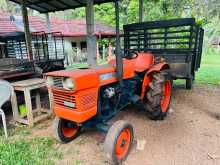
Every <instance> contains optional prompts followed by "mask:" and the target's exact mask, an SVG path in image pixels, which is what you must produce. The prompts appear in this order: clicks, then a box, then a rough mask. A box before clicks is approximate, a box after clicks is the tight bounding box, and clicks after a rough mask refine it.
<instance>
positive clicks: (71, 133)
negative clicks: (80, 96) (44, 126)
mask: <svg viewBox="0 0 220 165" xmlns="http://www.w3.org/2000/svg"><path fill="white" fill-rule="evenodd" d="M79 131H80V127H79V126H78V125H76V124H75V123H73V122H72V121H69V120H65V119H61V118H59V117H55V119H54V121H53V134H54V137H55V138H56V140H58V141H59V142H61V143H68V142H70V141H72V140H73V139H75V138H76V137H77V136H78V135H79Z"/></svg>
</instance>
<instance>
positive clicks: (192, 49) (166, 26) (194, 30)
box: [124, 18, 204, 89]
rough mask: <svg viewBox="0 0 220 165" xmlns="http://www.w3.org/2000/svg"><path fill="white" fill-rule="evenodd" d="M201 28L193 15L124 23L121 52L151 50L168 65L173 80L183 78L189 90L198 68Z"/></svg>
mask: <svg viewBox="0 0 220 165" xmlns="http://www.w3.org/2000/svg"><path fill="white" fill-rule="evenodd" d="M203 36H204V30H203V29H202V27H201V26H199V25H197V24H196V22H195V19H194V18H182V19H172V20H163V21H151V22H142V23H134V24H129V25H124V52H125V56H130V55H131V54H132V52H151V53H153V54H154V55H155V56H156V58H157V59H160V58H164V59H165V61H166V62H168V63H169V64H170V66H171V74H172V77H173V79H174V80H175V79H185V80H186V88H187V89H191V88H192V84H193V81H194V79H195V72H196V71H198V69H199V68H200V63H201V57H202V47H203Z"/></svg>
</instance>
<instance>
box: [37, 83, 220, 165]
mask: <svg viewBox="0 0 220 165" xmlns="http://www.w3.org/2000/svg"><path fill="white" fill-rule="evenodd" d="M118 119H125V120H128V121H130V122H131V123H132V125H133V126H134V130H135V144H134V145H133V147H132V150H131V152H130V154H129V156H128V158H127V160H126V161H125V162H124V163H123V164H124V165H219V164H220V87H207V86H195V87H194V89H193V90H191V91H188V90H185V89H183V88H182V87H180V86H179V87H175V88H174V90H173V100H172V104H171V109H170V112H169V114H168V116H167V118H166V119H165V120H164V121H151V120H149V119H148V118H147V117H146V116H145V114H144V113H142V112H139V111H138V110H137V109H135V108H130V109H129V110H128V111H123V112H122V113H121V114H120V115H119V116H118ZM47 126H49V127H47ZM44 128H45V129H39V128H35V129H36V130H35V131H33V132H34V136H42V135H45V136H46V135H47V136H48V132H49V134H50V135H51V130H52V129H51V121H48V122H47V124H46V126H45V127H44ZM103 141H104V135H102V134H101V133H98V132H96V131H87V132H84V133H82V135H81V136H79V137H78V138H77V139H76V140H74V141H73V142H71V143H69V144H58V143H57V144H56V146H55V148H56V149H57V150H58V151H60V152H62V153H63V158H62V159H61V160H59V161H57V162H56V163H57V164H63V165H74V164H76V165H105V164H109V163H108V161H107V160H106V157H105V154H104V152H103ZM137 143H138V145H137ZM139 144H141V145H139Z"/></svg>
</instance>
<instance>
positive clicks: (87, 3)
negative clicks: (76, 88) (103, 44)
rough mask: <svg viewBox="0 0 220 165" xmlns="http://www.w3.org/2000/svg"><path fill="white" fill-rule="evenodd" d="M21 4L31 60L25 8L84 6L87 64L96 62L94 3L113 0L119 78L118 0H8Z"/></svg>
mask: <svg viewBox="0 0 220 165" xmlns="http://www.w3.org/2000/svg"><path fill="white" fill-rule="evenodd" d="M10 1H12V2H15V3H18V4H20V5H21V6H22V14H23V20H24V28H25V36H26V43H27V47H28V52H29V58H30V60H32V58H33V57H32V50H31V38H30V30H29V23H28V15H27V8H26V7H29V8H31V9H34V10H37V11H39V12H40V13H49V12H55V11H62V10H67V9H75V8H79V7H86V26H87V45H88V52H89V53H88V57H87V61H88V64H89V65H95V64H96V51H97V50H96V38H95V36H94V7H93V5H95V4H102V3H107V2H115V15H116V61H117V62H116V63H117V77H118V78H119V80H121V77H122V72H123V71H122V70H123V69H122V68H123V66H122V57H121V54H120V36H119V31H120V30H119V0H10ZM139 2H140V12H139V15H140V21H142V15H143V14H142V8H143V1H142V0H140V1H139Z"/></svg>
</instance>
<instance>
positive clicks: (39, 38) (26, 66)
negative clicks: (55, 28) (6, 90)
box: [0, 32, 68, 79]
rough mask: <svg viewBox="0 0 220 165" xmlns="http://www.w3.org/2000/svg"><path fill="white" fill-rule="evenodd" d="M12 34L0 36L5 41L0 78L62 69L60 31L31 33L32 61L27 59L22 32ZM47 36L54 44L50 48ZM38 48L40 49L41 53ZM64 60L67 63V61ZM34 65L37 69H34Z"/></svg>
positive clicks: (62, 51)
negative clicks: (33, 55)
mask: <svg viewBox="0 0 220 165" xmlns="http://www.w3.org/2000/svg"><path fill="white" fill-rule="evenodd" d="M14 35H15V36H14ZM14 35H13V34H11V35H9V36H5V37H1V42H5V44H6V52H5V57H3V58H2V59H1V62H0V78H1V79H12V78H16V77H24V76H32V75H34V74H36V73H37V72H36V71H37V70H39V69H40V70H41V72H42V73H45V72H48V71H55V70H61V69H64V59H65V54H64V41H63V36H62V33H60V32H53V33H45V32H34V33H32V38H33V40H34V42H32V46H33V47H35V46H36V47H35V49H36V50H35V59H33V60H32V61H29V60H28V51H27V46H26V43H25V37H24V33H19V34H17V33H16V34H14ZM48 36H51V37H50V39H51V40H52V41H51V42H53V46H54V47H52V48H49V44H48V43H49V41H48V38H49V37H48ZM58 39H59V40H58ZM57 42H60V43H61V45H60V49H61V50H58V48H57ZM40 49H42V50H41V51H42V52H41V53H40ZM51 49H53V50H52V52H50V50H51ZM58 54H59V55H58ZM42 55H43V56H42ZM66 62H67V63H68V61H66ZM36 67H37V68H38V69H35V68H36Z"/></svg>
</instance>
